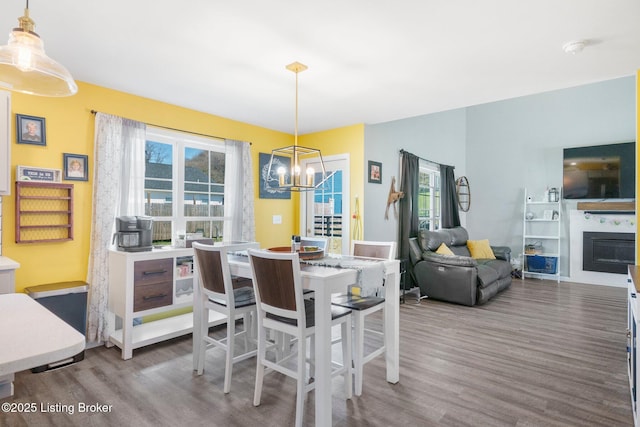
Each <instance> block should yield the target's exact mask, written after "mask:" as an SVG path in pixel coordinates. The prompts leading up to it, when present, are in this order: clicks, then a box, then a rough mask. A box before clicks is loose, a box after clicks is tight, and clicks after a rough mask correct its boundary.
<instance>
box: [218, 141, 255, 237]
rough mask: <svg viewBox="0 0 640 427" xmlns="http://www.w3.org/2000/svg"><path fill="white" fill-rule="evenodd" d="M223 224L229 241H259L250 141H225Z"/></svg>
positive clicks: (225, 235)
mask: <svg viewBox="0 0 640 427" xmlns="http://www.w3.org/2000/svg"><path fill="white" fill-rule="evenodd" d="M224 184H225V185H224V216H225V218H231V221H225V222H224V229H223V232H224V234H223V236H224V240H225V241H227V242H231V241H249V242H254V241H255V240H256V227H255V217H254V211H253V199H254V193H253V167H252V162H251V146H250V144H249V143H247V142H242V141H233V140H229V139H227V140H225V176H224Z"/></svg>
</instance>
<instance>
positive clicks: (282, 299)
mask: <svg viewBox="0 0 640 427" xmlns="http://www.w3.org/2000/svg"><path fill="white" fill-rule="evenodd" d="M248 253H249V262H250V264H251V270H252V275H253V286H254V289H255V295H256V303H257V312H258V357H257V359H258V360H257V369H256V386H255V393H254V398H253V404H254V405H255V406H258V405H260V399H261V396H262V384H263V380H264V375H265V368H267V369H269V371H271V370H273V371H277V372H280V373H282V374H284V375H287V376H289V377H292V378H294V379H296V381H297V392H296V421H295V425H296V426H302V420H303V413H304V397H305V395H306V393H307V392H309V391H310V390H313V389H314V387H315V382H310V381H309V379H308V378H307V374H306V373H307V369H306V364H307V362H310V363H313V360H309V361H308V360H307V357H306V354H307V338H311V339H313V334H314V333H315V311H314V302H313V301H312V300H308V299H305V298H304V297H303V295H302V278H301V275H300V259H299V257H298V254H297V253H290V252H278V253H276V252H267V251H260V250H254V249H250V250H249V251H248ZM331 311H332V313H331V319H332V323H331V324H332V326H335V325H341V331H342V338H341V341H342V361H341V363H337V362H336V363H332V366H333V370H332V376H334V375H343V376H344V384H345V394H346V397H347V399H350V398H351V394H352V382H351V380H352V378H351V376H352V374H351V310H348V309H345V308H341V307H334V306H332V309H331ZM267 330H275V331H278V332H282V333H284V334H288V335H291V336H293V337H294V338H295V341H296V342H297V352H296V351H294V352H291V353H289V355H287V356H285V357H283V358H280V359H278V358H277V357H276V358H275V359H274V358H269V357H267V351H266V350H267ZM312 348H313V346H312ZM310 353H311V357H313V351H311V352H310ZM294 356H295V357H296V359H297V366H296V369H295V370H294V369H291V368H290V367H289V366H288V364H287V362H288V361H290V360H291V359H292V358H293V357H294ZM272 359H273V360H272Z"/></svg>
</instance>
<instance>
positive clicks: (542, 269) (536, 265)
mask: <svg viewBox="0 0 640 427" xmlns="http://www.w3.org/2000/svg"><path fill="white" fill-rule="evenodd" d="M557 268H558V257H554V256H541V255H527V271H529V272H531V273H544V274H556V271H557Z"/></svg>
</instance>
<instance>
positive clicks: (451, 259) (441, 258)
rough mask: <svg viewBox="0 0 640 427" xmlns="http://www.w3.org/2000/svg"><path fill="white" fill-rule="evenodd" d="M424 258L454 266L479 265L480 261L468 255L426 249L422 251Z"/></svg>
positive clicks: (435, 262)
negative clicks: (442, 253) (440, 252)
mask: <svg viewBox="0 0 640 427" xmlns="http://www.w3.org/2000/svg"><path fill="white" fill-rule="evenodd" d="M422 259H424V260H425V261H428V262H431V263H434V264H442V265H446V266H452V267H477V266H478V262H477V261H476V260H475V259H473V258H471V257H466V256H460V255H453V256H451V255H440V254H437V253H435V252H431V251H424V252H423V253H422Z"/></svg>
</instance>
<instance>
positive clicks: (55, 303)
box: [25, 281, 89, 373]
mask: <svg viewBox="0 0 640 427" xmlns="http://www.w3.org/2000/svg"><path fill="white" fill-rule="evenodd" d="M88 290H89V285H88V284H87V283H86V282H82V281H75V282H59V283H49V284H46V285H38V286H30V287H28V288H25V293H26V294H27V295H29V296H30V297H31V298H33V299H34V300H36V301H37V302H38V303H40V304H42V305H43V306H44V307H46V308H47V309H48V310H49V311H51V312H52V313H53V314H55V315H56V316H58V317H59V318H61V319H62V320H64V321H65V322H67V323H68V324H69V325H71V326H72V327H73V328H75V329H76V330H77V331H78V332H80V333H81V334H82V335H86V329H87V292H88ZM83 359H84V350H83V351H82V352H80V353H78V354H76V355H75V356H73V357H70V358H68V359H65V360H61V361H58V362H53V363H49V364H48V365H43V366H38V367H35V368H33V369H31V372H34V373H37V372H44V371H47V370H49V369H54V368H59V367H62V366H66V365H70V364H72V363H76V362H79V361H81V360H83Z"/></svg>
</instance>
